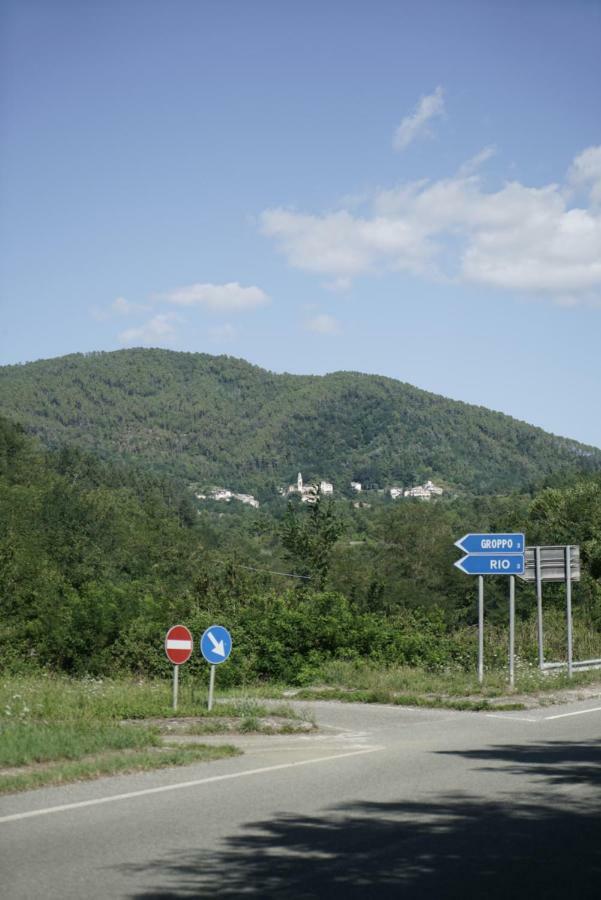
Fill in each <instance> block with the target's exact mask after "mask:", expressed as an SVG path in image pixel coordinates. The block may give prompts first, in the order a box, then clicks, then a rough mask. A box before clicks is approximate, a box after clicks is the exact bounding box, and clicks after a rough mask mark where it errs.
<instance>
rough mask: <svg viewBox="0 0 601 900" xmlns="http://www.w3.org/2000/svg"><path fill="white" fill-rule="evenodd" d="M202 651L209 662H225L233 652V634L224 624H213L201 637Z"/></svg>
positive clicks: (214, 664) (213, 663)
mask: <svg viewBox="0 0 601 900" xmlns="http://www.w3.org/2000/svg"><path fill="white" fill-rule="evenodd" d="M200 652H201V653H202V655H203V656H204V658H205V659H206V661H207V662H208V663H210V664H211V665H212V666H216V665H218V664H219V663H222V662H225V661H226V659H227V658H228V656H229V655H230V653H231V652H232V636H231V634H230V633H229V631H228V630H227V628H224V627H223V625H211V626H209V628H207V630H206V631H205V632H204V634H203V636H202V637H201V639H200Z"/></svg>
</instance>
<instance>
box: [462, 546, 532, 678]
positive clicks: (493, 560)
mask: <svg viewBox="0 0 601 900" xmlns="http://www.w3.org/2000/svg"><path fill="white" fill-rule="evenodd" d="M455 546H456V547H459V549H460V550H462V551H463V552H464V553H466V554H467V555H466V556H464V557H463V559H459V560H457V562H456V563H455V565H456V566H457V568H458V569H460V570H461V571H462V572H465V574H466V575H477V576H478V681H479V682H480V684H482V682H483V681H484V576H485V575H509V683H510V685H511V687H513V685H514V681H515V671H514V670H515V576H516V575H520V576H521V577H523V576H524V563H525V559H524V553H525V539H524V535H523V533H521V532H512V533H510V534H472V533H470V534H464V535H463V537H462V538H460V539H459V540H458V541H455Z"/></svg>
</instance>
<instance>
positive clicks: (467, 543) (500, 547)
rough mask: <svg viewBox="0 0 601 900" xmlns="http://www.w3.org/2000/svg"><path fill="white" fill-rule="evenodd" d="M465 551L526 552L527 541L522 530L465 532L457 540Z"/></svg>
mask: <svg viewBox="0 0 601 900" xmlns="http://www.w3.org/2000/svg"><path fill="white" fill-rule="evenodd" d="M455 546H456V547H459V549H460V550H463V552H464V553H496V554H497V555H500V554H502V553H524V551H525V549H526V542H525V539H524V535H523V534H522V533H521V532H517V533H510V534H472V533H470V534H464V535H463V537H462V538H460V539H459V540H458V541H455Z"/></svg>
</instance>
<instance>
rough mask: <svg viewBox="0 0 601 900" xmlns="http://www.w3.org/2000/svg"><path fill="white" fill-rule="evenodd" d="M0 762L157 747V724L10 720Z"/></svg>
mask: <svg viewBox="0 0 601 900" xmlns="http://www.w3.org/2000/svg"><path fill="white" fill-rule="evenodd" d="M0 734H1V736H2V741H1V742H0V766H26V765H31V764H32V763H41V762H50V761H53V760H73V759H79V758H80V757H82V756H87V755H89V754H92V753H98V752H100V751H103V750H140V749H142V748H146V747H156V746H158V745H159V744H160V736H159V732H158V729H156V728H123V727H122V726H120V725H116V724H114V725H113V724H108V723H98V724H96V725H93V724H91V723H85V724H78V723H76V722H35V721H33V722H32V721H27V722H9V723H6V724H4V723H3V724H2V730H1V732H0Z"/></svg>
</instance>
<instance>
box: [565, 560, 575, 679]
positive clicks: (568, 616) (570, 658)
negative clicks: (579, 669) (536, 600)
mask: <svg viewBox="0 0 601 900" xmlns="http://www.w3.org/2000/svg"><path fill="white" fill-rule="evenodd" d="M565 569H566V619H567V626H568V634H567V638H568V678H571V677H572V674H573V671H574V667H573V653H572V650H573V646H572V548H571V547H570V545H569V544H568V545H567V547H566V549H565Z"/></svg>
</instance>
